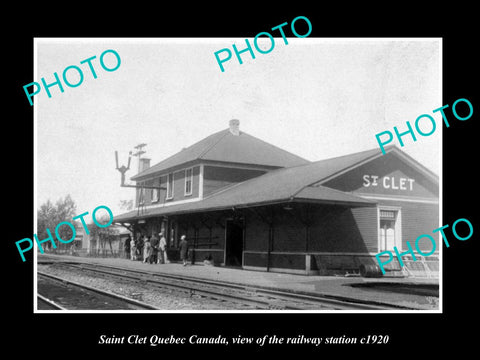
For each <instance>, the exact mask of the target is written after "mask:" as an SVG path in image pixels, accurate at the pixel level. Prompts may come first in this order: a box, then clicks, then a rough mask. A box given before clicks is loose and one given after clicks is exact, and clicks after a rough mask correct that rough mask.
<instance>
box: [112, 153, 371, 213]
mask: <svg viewBox="0 0 480 360" xmlns="http://www.w3.org/2000/svg"><path fill="white" fill-rule="evenodd" d="M375 152H376V153H377V154H378V152H379V151H378V149H375ZM359 154H360V153H359ZM361 154H362V155H361V156H359V155H358V154H354V155H355V156H353V157H352V158H351V159H349V160H348V161H347V159H346V158H344V159H340V160H341V161H340V162H339V165H338V166H331V165H332V164H330V163H328V162H327V163H325V162H324V161H318V162H313V163H309V164H306V165H299V166H294V167H289V168H280V169H276V170H272V171H270V172H267V173H266V174H264V175H261V176H259V177H255V178H252V179H249V180H246V181H243V182H241V183H237V184H234V185H231V186H228V187H225V188H222V189H220V190H219V191H217V192H215V193H212V194H211V195H209V196H208V197H206V198H204V199H202V200H199V201H195V202H189V203H182V204H176V205H173V204H172V205H166V206H161V207H156V208H155V207H153V208H147V209H145V210H144V211H142V213H141V215H139V216H137V213H138V211H137V210H134V211H131V212H129V213H126V214H122V215H119V216H116V217H115V221H116V222H122V221H128V220H129V219H134V218H147V217H152V216H160V215H173V214H181V213H193V212H200V211H215V210H224V209H231V208H232V207H235V208H242V207H252V206H261V205H271V204H277V203H285V202H290V201H292V202H310V203H322V204H339V205H347V206H352V207H357V206H372V205H374V204H376V202H374V201H371V200H367V199H365V198H362V197H359V196H355V195H352V194H350V193H346V192H342V191H339V190H335V189H331V188H328V187H325V186H322V185H318V184H316V183H318V182H319V181H320V180H322V179H323V178H325V177H327V176H328V175H331V174H332V172H335V171H337V170H339V169H344V168H345V166H348V165H352V164H353V163H356V162H358V161H360V160H363V159H365V158H368V157H369V156H371V155H372V152H371V151H369V152H364V153H361Z"/></svg>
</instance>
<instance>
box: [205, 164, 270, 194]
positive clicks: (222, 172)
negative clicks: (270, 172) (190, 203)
mask: <svg viewBox="0 0 480 360" xmlns="http://www.w3.org/2000/svg"><path fill="white" fill-rule="evenodd" d="M264 173H265V171H262V170H249V169H235V168H226V167H219V166H210V165H205V167H204V169H203V194H204V195H208V194H211V193H212V192H213V191H215V190H218V189H220V188H222V187H225V186H228V185H230V184H234V183H238V182H242V181H245V180H248V179H251V178H254V177H257V176H260V175H262V174H264Z"/></svg>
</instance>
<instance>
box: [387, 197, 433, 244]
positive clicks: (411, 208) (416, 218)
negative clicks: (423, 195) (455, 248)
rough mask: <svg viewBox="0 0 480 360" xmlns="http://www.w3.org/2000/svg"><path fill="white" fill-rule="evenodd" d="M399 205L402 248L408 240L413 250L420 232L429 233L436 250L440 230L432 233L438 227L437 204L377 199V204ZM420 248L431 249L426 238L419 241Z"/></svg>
mask: <svg viewBox="0 0 480 360" xmlns="http://www.w3.org/2000/svg"><path fill="white" fill-rule="evenodd" d="M382 205H385V206H399V207H401V213H402V249H404V250H406V249H407V244H406V242H407V241H409V242H410V244H411V245H412V248H413V249H414V250H415V240H416V239H417V237H419V236H420V235H422V234H429V235H431V236H433V238H434V239H435V240H436V244H437V251H438V250H439V246H438V245H439V239H440V238H441V235H440V232H437V233H436V234H433V233H432V231H433V230H434V229H437V228H439V227H440V226H441V225H440V224H439V222H440V221H439V219H440V214H439V205H435V204H422V203H412V202H406V201H405V202H401V201H387V200H382V201H379V206H380V207H381V206H382ZM419 244H420V245H419V246H420V248H421V249H422V250H423V252H424V253H428V252H430V250H431V249H432V247H431V244H430V243H429V241H428V239H423V240H421V241H420V242H419Z"/></svg>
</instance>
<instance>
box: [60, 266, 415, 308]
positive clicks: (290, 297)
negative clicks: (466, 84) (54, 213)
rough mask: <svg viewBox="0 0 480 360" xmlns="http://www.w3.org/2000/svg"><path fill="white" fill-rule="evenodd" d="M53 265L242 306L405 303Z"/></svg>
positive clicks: (110, 268) (121, 270) (185, 277)
mask: <svg viewBox="0 0 480 360" xmlns="http://www.w3.org/2000/svg"><path fill="white" fill-rule="evenodd" d="M55 266H60V267H63V268H70V269H74V270H76V271H81V272H84V273H85V272H88V273H91V274H93V275H95V276H97V277H98V276H102V277H105V278H109V279H114V280H122V281H130V282H133V283H137V284H138V283H141V284H146V285H149V286H151V287H152V288H156V289H159V290H160V291H165V290H166V289H168V291H170V292H172V291H173V292H177V293H180V294H182V295H184V296H190V297H191V296H193V295H195V296H200V297H204V298H208V299H211V300H212V301H221V302H230V303H235V304H238V306H239V307H240V308H242V309H245V308H249V309H267V310H331V309H333V310H392V309H395V310H398V309H403V310H405V309H411V308H408V307H401V306H392V305H390V304H383V303H375V302H368V303H366V302H362V301H359V300H356V299H348V298H341V297H334V296H327V295H320V294H319V295H316V294H315V295H314V294H310V293H302V292H291V291H284V290H279V289H271V288H265V287H258V286H251V285H242V284H236V283H230V282H224V281H212V280H207V279H201V278H196V277H187V276H183V275H182V276H180V275H173V274H167V273H157V272H153V273H152V272H147V271H142V270H134V269H125V268H120V267H115V266H109V265H100V264H90V263H71V262H70V263H65V262H56V263H55Z"/></svg>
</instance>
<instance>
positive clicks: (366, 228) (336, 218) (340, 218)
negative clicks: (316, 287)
mask: <svg viewBox="0 0 480 360" xmlns="http://www.w3.org/2000/svg"><path fill="white" fill-rule="evenodd" d="M361 209H362V210H361ZM361 209H356V210H355V214H354V213H353V212H352V209H349V208H344V207H337V206H329V207H322V208H319V209H318V210H316V212H315V216H314V219H315V221H314V222H313V224H312V226H311V230H310V243H309V247H308V248H309V251H325V252H360V253H366V252H368V251H369V248H370V247H371V246H372V245H371V244H372V243H374V242H376V241H377V238H376V237H375V238H374V239H371V238H370V236H371V235H370V234H375V228H376V227H377V221H376V215H375V217H373V212H372V211H373V210H372V209H371V208H361ZM364 237H365V238H364ZM367 244H368V246H367Z"/></svg>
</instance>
